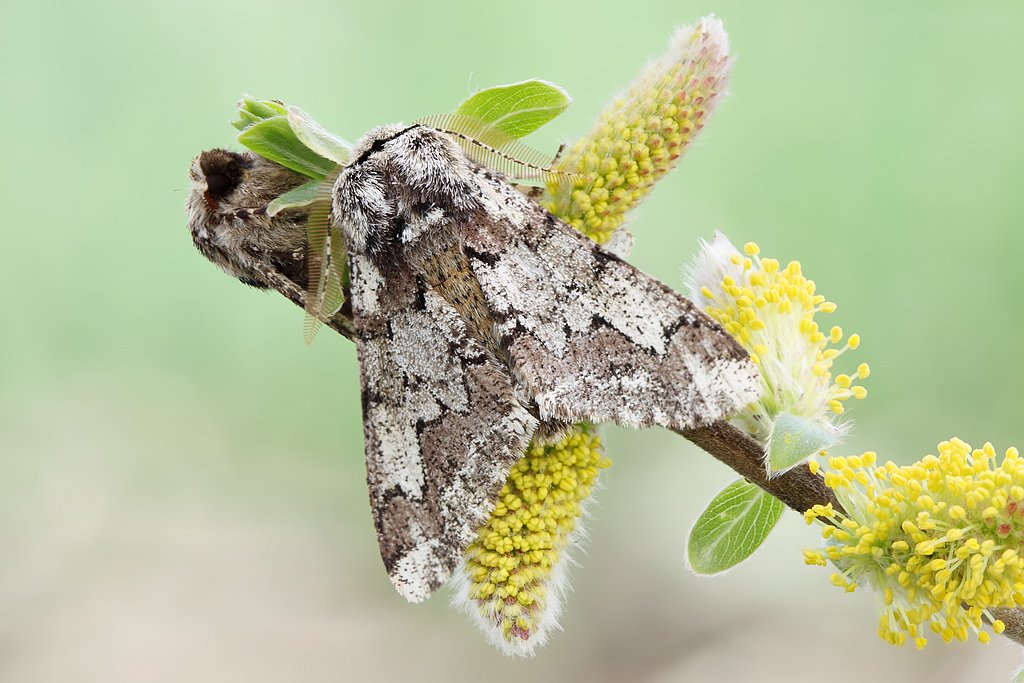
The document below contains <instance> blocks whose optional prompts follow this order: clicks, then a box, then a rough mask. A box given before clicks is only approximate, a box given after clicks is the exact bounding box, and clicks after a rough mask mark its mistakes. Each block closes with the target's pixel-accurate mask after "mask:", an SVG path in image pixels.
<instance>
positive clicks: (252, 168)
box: [186, 149, 306, 287]
mask: <svg viewBox="0 0 1024 683" xmlns="http://www.w3.org/2000/svg"><path fill="white" fill-rule="evenodd" d="M189 175H190V177H191V180H192V187H191V191H190V192H189V197H188V202H187V205H186V210H187V213H188V225H189V229H190V230H191V232H192V241H193V242H194V243H195V245H196V248H197V249H199V251H200V252H201V253H202V254H203V256H205V257H206V258H208V259H209V260H210V261H212V262H213V263H214V264H216V265H217V266H219V267H220V268H221V269H222V270H224V272H226V273H227V274H228V275H231V276H232V277H237V278H239V279H241V280H242V281H244V282H246V283H248V284H251V285H255V286H258V287H263V286H266V283H265V282H264V281H263V278H262V277H261V276H260V275H259V272H258V269H256V268H254V267H253V263H252V261H253V259H257V260H259V259H264V260H268V261H269V260H270V259H276V260H282V259H284V260H285V261H287V260H289V259H288V258H287V255H288V254H289V253H292V252H296V251H301V250H302V249H303V248H304V244H305V224H304V216H302V215H298V212H294V211H292V212H284V213H282V214H279V215H278V216H275V217H270V216H268V215H267V205H268V204H269V203H270V202H271V201H272V200H273V199H274V198H275V197H277V196H278V195H281V194H283V193H284V192H287V191H288V190H291V189H293V188H295V187H297V186H298V185H300V184H302V183H303V182H304V181H305V180H306V179H305V178H304V177H303V176H301V175H299V174H298V173H295V172H294V171H291V170H289V169H287V168H284V167H283V166H280V165H279V164H275V163H273V162H271V161H267V160H266V159H264V158H263V157H260V156H258V155H256V154H253V153H251V152H232V151H229V150H224V149H212V150H208V151H206V152H203V153H202V154H200V155H199V156H197V157H196V158H195V159H193V160H192V166H191V168H190V170H189Z"/></svg>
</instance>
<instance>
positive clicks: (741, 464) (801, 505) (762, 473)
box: [271, 274, 1024, 645]
mask: <svg viewBox="0 0 1024 683" xmlns="http://www.w3.org/2000/svg"><path fill="white" fill-rule="evenodd" d="M271 282H272V284H273V285H274V289H275V290H276V291H278V292H279V293H280V294H282V295H283V296H284V297H285V298H286V299H288V300H289V301H291V302H292V303H293V304H295V305H296V306H298V307H299V308H305V307H306V292H305V291H304V290H303V289H302V288H301V287H299V286H297V285H296V284H295V283H293V282H291V281H290V280H288V279H287V278H284V277H282V276H280V275H279V274H278V275H277V277H274V278H273V279H271ZM345 295H346V304H345V306H343V307H342V309H341V310H340V311H338V313H336V314H335V315H334V316H333V317H332V318H331V319H330V320H326V321H325V324H326V325H327V326H328V327H330V328H331V329H332V330H334V331H336V332H338V333H339V334H340V335H342V336H343V337H345V338H346V339H348V340H349V341H355V325H354V324H353V322H352V318H351V308H350V307H349V305H348V292H347V291H346V292H345ZM673 431H674V432H675V433H677V434H679V435H680V436H682V437H683V438H685V439H688V440H689V441H690V442H692V443H693V444H695V445H696V446H698V447H699V448H701V449H702V450H704V451H706V452H707V453H709V454H711V455H712V456H714V457H715V458H716V459H718V460H720V461H721V462H723V463H725V464H726V465H728V466H729V467H730V468H731V469H732V470H733V471H735V472H736V473H737V474H739V475H740V476H742V477H743V478H745V479H747V480H748V481H750V482H751V483H753V484H756V485H758V486H760V487H761V488H762V489H764V490H765V491H767V492H768V493H770V494H772V495H773V496H775V497H776V498H778V499H779V500H781V501H782V502H783V503H784V504H785V505H786V506H787V507H789V508H791V509H792V510H794V511H795V512H797V513H799V514H801V515H802V514H803V513H804V511H806V510H809V509H810V508H812V507H814V506H815V505H819V504H820V505H827V504H828V503H832V506H833V507H834V508H835V509H836V510H840V511H841V510H842V509H843V508H842V506H841V505H840V504H839V501H838V500H836V497H835V493H834V492H833V491H832V489H830V488H828V487H827V486H825V482H824V480H823V479H822V478H821V477H820V476H818V475H815V474H812V473H811V471H810V470H809V469H808V468H807V467H794V468H793V469H791V470H789V471H787V472H783V473H782V474H779V475H776V476H773V477H769V476H768V474H767V470H766V469H765V465H764V450H763V449H762V447H761V444H759V443H757V442H756V441H754V440H753V439H751V438H750V437H749V436H747V435H746V434H744V433H743V432H741V431H740V430H739V429H737V428H736V427H733V426H732V425H730V424H729V423H727V422H715V423H714V424H711V425H708V426H706V427H698V428H696V429H685V430H673ZM990 611H991V612H992V615H993V617H994V618H996V619H999V620H1001V621H1002V622H1003V623H1004V624H1005V626H1006V630H1005V631H1003V634H1002V635H1003V636H1005V637H1006V638H1009V639H1010V640H1013V641H1015V642H1017V643H1019V644H1021V645H1024V609H1022V608H1006V609H994V610H990Z"/></svg>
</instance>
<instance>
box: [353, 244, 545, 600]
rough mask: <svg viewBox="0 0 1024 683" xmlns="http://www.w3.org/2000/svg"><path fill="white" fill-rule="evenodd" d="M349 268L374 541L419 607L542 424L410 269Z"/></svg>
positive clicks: (366, 263) (358, 259)
mask: <svg viewBox="0 0 1024 683" xmlns="http://www.w3.org/2000/svg"><path fill="white" fill-rule="evenodd" d="M349 268H350V269H351V270H350V273H351V283H352V290H351V294H352V310H353V314H354V317H355V324H356V329H357V331H358V339H359V366H360V372H361V380H362V392H363V419H364V435H365V441H366V469H367V479H368V483H369V490H370V503H371V508H372V510H373V515H374V522H375V524H376V527H377V538H378V541H379V543H380V550H381V556H382V558H383V560H384V564H385V566H386V568H387V571H388V574H389V575H390V577H391V581H392V583H393V584H394V585H395V588H396V589H398V592H399V593H401V594H402V595H403V596H405V597H406V598H407V599H409V600H411V601H413V602H419V601H421V600H423V599H425V598H426V597H428V596H429V595H430V594H431V593H432V592H433V591H434V590H436V589H437V588H439V587H440V586H441V585H442V584H443V583H444V582H445V581H446V580H447V579H448V577H449V576H450V575H451V573H452V571H453V569H454V568H455V567H456V566H457V565H458V563H459V562H460V561H461V559H462V554H463V552H464V550H465V548H466V546H467V545H468V544H469V542H470V540H471V539H472V535H473V532H474V531H475V530H476V528H477V527H479V525H480V524H482V523H483V522H485V521H486V519H487V517H488V516H489V515H490V513H491V511H492V510H493V508H494V502H495V498H496V497H497V494H498V492H499V491H500V489H501V486H502V484H503V483H504V481H505V479H506V477H507V476H508V473H509V469H510V468H511V466H512V465H513V464H514V463H515V461H516V460H517V459H518V458H519V457H520V456H522V454H523V451H524V450H525V448H526V446H527V444H528V443H529V440H530V436H531V435H532V433H533V432H534V430H535V429H536V427H537V420H536V418H534V417H533V416H532V415H531V414H530V413H529V412H527V410H526V409H525V408H524V407H523V405H522V403H521V402H520V400H518V399H517V398H516V396H515V393H514V391H513V387H512V383H511V380H510V378H509V376H508V370H507V368H504V367H503V366H501V365H499V364H498V363H496V362H495V360H494V357H493V354H492V353H491V352H489V351H487V350H485V349H484V347H483V346H481V344H480V343H478V342H477V341H475V340H474V339H473V338H472V336H471V335H470V334H469V333H468V332H467V327H466V323H465V322H464V320H463V319H462V318H461V317H460V316H459V315H458V313H457V312H456V311H455V309H453V308H452V306H451V305H450V304H449V303H448V302H447V301H445V300H444V299H443V298H442V297H441V296H439V295H438V294H437V293H436V292H435V291H433V290H432V289H431V288H430V287H428V286H427V285H425V284H424V283H423V281H422V279H421V278H420V277H419V276H417V275H416V274H415V273H414V271H413V270H412V269H410V268H408V267H402V268H391V269H388V271H387V272H386V273H382V272H381V271H380V270H379V269H378V268H377V266H376V265H375V264H374V262H373V261H372V260H371V259H369V258H367V257H366V256H363V255H359V254H350V256H349Z"/></svg>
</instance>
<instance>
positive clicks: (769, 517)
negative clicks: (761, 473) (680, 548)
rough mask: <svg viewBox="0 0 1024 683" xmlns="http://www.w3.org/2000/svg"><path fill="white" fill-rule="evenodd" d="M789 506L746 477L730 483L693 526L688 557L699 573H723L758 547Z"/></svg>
mask: <svg viewBox="0 0 1024 683" xmlns="http://www.w3.org/2000/svg"><path fill="white" fill-rule="evenodd" d="M784 509H785V506H784V505H783V504H782V502H781V501H780V500H779V499H777V498H775V497H774V496H772V495H770V494H768V493H766V492H765V491H764V490H762V489H761V488H760V487H759V486H756V485H755V484H751V483H750V482H749V481H747V480H746V479H740V480H739V481H734V482H733V483H731V484H729V485H728V486H726V487H725V488H724V489H723V490H722V492H721V493H719V494H718V495H717V496H715V497H714V499H712V501H711V502H710V503H708V507H707V509H705V510H704V512H702V513H701V515H700V517H698V518H697V521H696V522H695V523H694V525H693V528H692V529H691V530H690V539H689V541H688V542H687V544H686V557H687V560H688V563H689V566H690V569H691V570H692V571H693V572H694V573H695V574H705V575H711V574H719V573H721V572H724V571H725V570H727V569H729V568H731V567H734V566H736V565H737V564H739V563H740V562H742V561H743V560H745V559H747V558H748V557H750V556H751V555H752V554H753V552H754V551H755V550H757V549H758V548H759V547H760V546H761V544H762V543H764V539H766V538H767V537H768V534H769V533H770V532H771V530H772V529H774V528H775V524H776V523H777V522H778V521H779V517H780V516H782V511H783V510H784Z"/></svg>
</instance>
